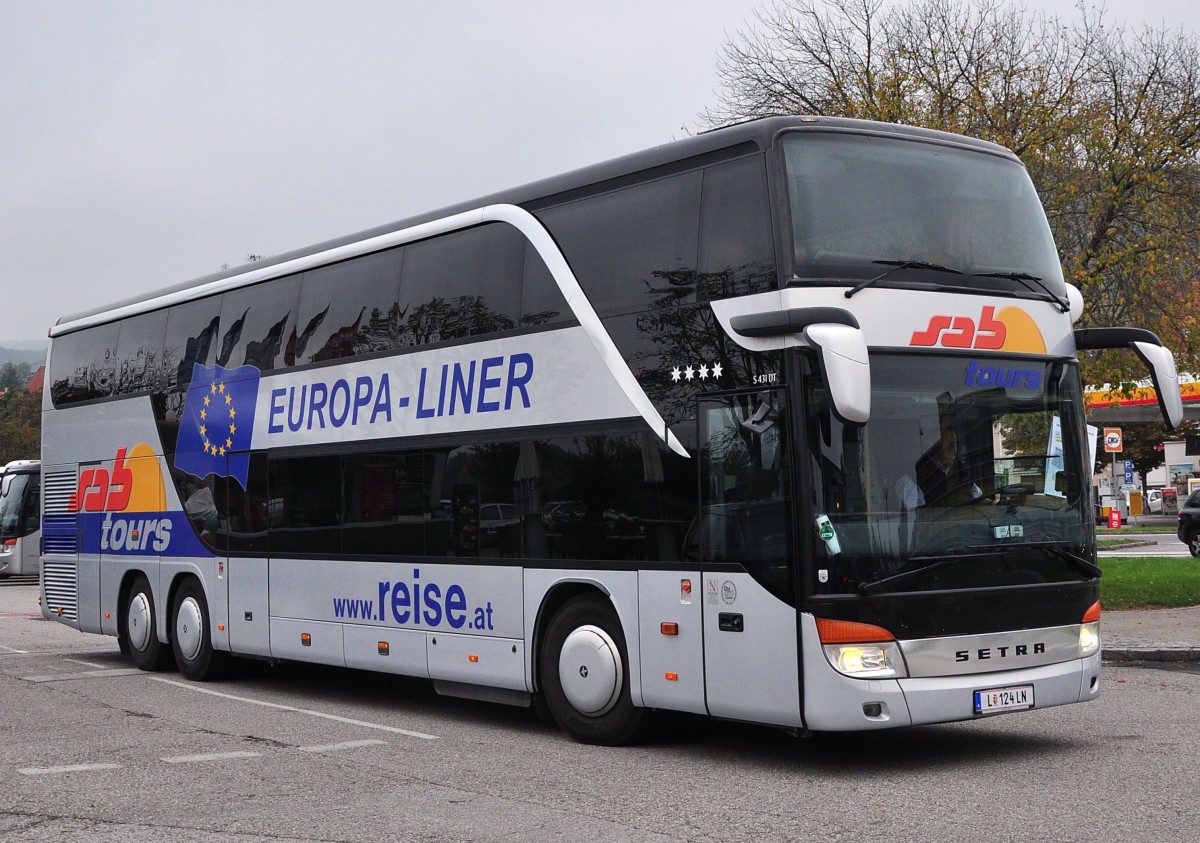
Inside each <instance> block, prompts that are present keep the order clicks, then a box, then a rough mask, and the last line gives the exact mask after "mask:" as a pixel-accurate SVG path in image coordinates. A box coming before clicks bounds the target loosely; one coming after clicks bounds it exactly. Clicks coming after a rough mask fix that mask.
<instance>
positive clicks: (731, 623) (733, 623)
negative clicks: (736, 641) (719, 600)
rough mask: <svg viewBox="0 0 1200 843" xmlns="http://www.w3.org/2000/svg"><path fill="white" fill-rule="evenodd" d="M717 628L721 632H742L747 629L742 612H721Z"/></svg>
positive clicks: (718, 616)
mask: <svg viewBox="0 0 1200 843" xmlns="http://www.w3.org/2000/svg"><path fill="white" fill-rule="evenodd" d="M717 628H718V629H720V630H721V632H741V631H742V630H743V629H745V626H744V625H743V623H742V614H741V612H721V613H720V614H719V615H717Z"/></svg>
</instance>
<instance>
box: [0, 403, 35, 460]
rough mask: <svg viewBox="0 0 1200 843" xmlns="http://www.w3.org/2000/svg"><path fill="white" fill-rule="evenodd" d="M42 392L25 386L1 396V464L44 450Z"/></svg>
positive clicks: (28, 457) (32, 456)
mask: <svg viewBox="0 0 1200 843" xmlns="http://www.w3.org/2000/svg"><path fill="white" fill-rule="evenodd" d="M41 441H42V396H41V394H40V393H31V392H26V391H24V390H23V389H14V390H9V391H8V392H7V393H6V394H4V395H2V396H0V465H3V464H5V463H8V462H10V461H12V460H25V459H36V458H37V457H39V456H40V454H41Z"/></svg>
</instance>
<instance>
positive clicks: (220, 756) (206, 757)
mask: <svg viewBox="0 0 1200 843" xmlns="http://www.w3.org/2000/svg"><path fill="white" fill-rule="evenodd" d="M261 757H262V753H260V752H206V753H202V754H200V755H173V756H171V757H170V758H163V759H161V760H163V761H166V762H167V763H168V764H192V763H195V762H197V761H229V760H232V759H234V758H261Z"/></svg>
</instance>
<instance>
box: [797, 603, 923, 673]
mask: <svg viewBox="0 0 1200 843" xmlns="http://www.w3.org/2000/svg"><path fill="white" fill-rule="evenodd" d="M816 621H817V634H818V636H819V637H820V639H821V647H822V649H823V650H824V651H825V658H826V659H828V660H829V664H830V665H832V666H833V669H834V670H836V671H837V672H838V673H841V674H844V675H846V676H853V677H854V678H855V679H888V678H895V677H901V676H907V675H908V671H907V670H906V669H905V667H904V657H903V656H902V655H901V653H900V645H899V644H898V643H897V642H896V639H895V636H893V635H892V634H891V633H890V632H888V631H887V630H886V629H884V628H883V627H879V626H874V625H872V624H866V623H857V622H854V621H835V620H830V619H828V618H817V619H816Z"/></svg>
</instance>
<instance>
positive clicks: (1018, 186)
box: [783, 132, 1066, 298]
mask: <svg viewBox="0 0 1200 843" xmlns="http://www.w3.org/2000/svg"><path fill="white" fill-rule="evenodd" d="M783 153H784V160H785V163H786V168H787V185H788V195H789V201H790V209H791V217H792V220H791V221H792V237H793V246H794V265H793V274H794V275H795V276H796V277H797V278H799V279H822V280H824V281H828V280H830V279H846V280H853V281H859V280H862V279H867V278H873V277H875V276H877V275H880V274H881V273H883V272H885V271H887V270H888V269H889V268H897V267H898V268H897V269H896V270H895V271H894V272H892V273H891V274H890V275H889V276H888V277H887V278H885V279H880V282H879V283H880V284H883V285H904V284H909V283H922V284H927V283H929V282H935V283H944V284H948V285H952V286H959V287H974V288H978V289H981V290H1000V291H1014V292H1020V291H1025V292H1030V293H1033V294H1036V295H1040V296H1044V295H1045V293H1046V291H1047V290H1048V291H1049V292H1052V293H1053V294H1054V295H1055V296H1057V297H1059V298H1062V297H1063V296H1064V295H1065V292H1066V289H1065V285H1064V282H1063V275H1062V267H1061V265H1060V264H1059V260H1058V254H1057V251H1056V250H1055V247H1054V240H1053V238H1052V237H1051V234H1050V226H1049V225H1048V224H1047V222H1046V215H1045V213H1044V212H1043V210H1042V206H1041V203H1040V202H1039V200H1038V196H1037V191H1036V190H1034V187H1033V183H1032V182H1031V181H1030V179H1029V175H1028V173H1027V172H1026V171H1025V168H1024V167H1022V166H1021V165H1020V164H1019V163H1018V162H1016V161H1014V160H1012V159H1010V158H1005V157H1003V156H1000V155H994V154H990V153H987V152H976V151H971V150H967V149H962V148H957V147H953V146H947V145H942V144H934V143H928V142H918V141H910V140H897V139H892V138H881V137H876V136H871V135H848V134H834V133H826V132H820V133H818V132H803V133H794V134H791V135H788V136H786V137H785V138H784V140H783ZM910 261H911V262H921V263H923V264H929V265H935V266H938V267H944V268H945V269H944V270H937V269H933V270H931V269H928V268H907V267H904V266H902V264H904V263H906V262H910ZM945 270H953V272H949V271H945ZM1043 288H1044V289H1043Z"/></svg>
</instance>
